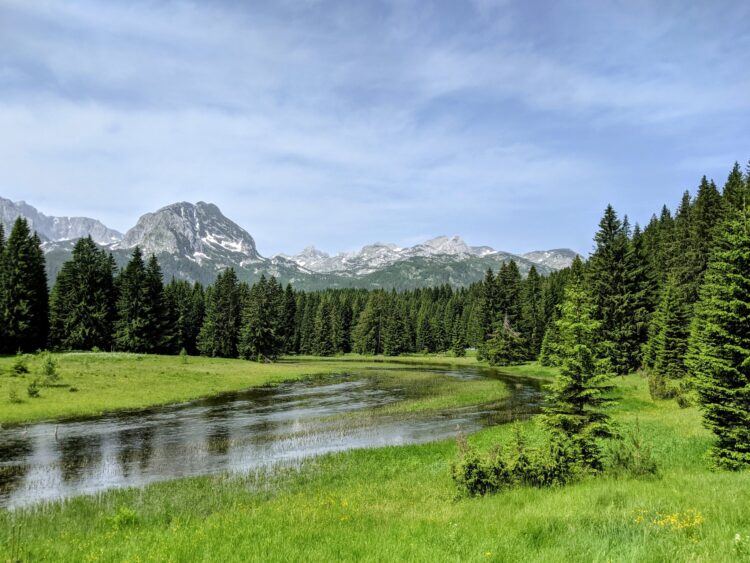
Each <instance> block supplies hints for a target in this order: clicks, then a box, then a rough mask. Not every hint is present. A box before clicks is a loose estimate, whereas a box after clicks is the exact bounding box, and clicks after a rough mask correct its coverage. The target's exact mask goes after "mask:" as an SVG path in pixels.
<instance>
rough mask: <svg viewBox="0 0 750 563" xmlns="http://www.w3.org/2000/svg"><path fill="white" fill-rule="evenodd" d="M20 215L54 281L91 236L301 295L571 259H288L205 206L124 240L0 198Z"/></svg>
mask: <svg viewBox="0 0 750 563" xmlns="http://www.w3.org/2000/svg"><path fill="white" fill-rule="evenodd" d="M18 216H23V217H26V218H27V219H28V221H29V223H30V225H31V227H32V229H34V230H36V231H37V233H38V234H39V237H40V238H41V239H42V242H43V245H42V247H43V249H44V251H45V255H46V258H47V270H48V275H49V277H50V280H51V281H52V280H54V278H55V277H56V276H57V272H58V271H59V269H60V267H61V266H62V264H63V262H65V260H67V259H69V258H70V253H71V251H72V248H73V245H74V244H75V241H76V240H77V239H79V238H81V237H84V236H88V235H90V236H91V237H92V238H93V240H94V241H95V242H96V243H97V244H99V245H100V246H101V247H103V248H105V249H106V250H108V251H109V252H111V253H112V255H113V256H114V257H115V260H116V261H117V263H118V265H124V264H125V263H126V262H127V260H128V258H129V256H130V254H131V253H132V250H133V248H135V246H139V247H140V248H141V249H142V250H143V252H144V254H146V255H150V254H154V255H156V257H157V258H158V259H159V263H160V264H161V266H162V269H163V271H164V275H165V278H166V279H170V278H171V277H175V278H178V279H187V280H190V281H200V282H202V283H211V282H212V281H213V280H214V279H215V277H216V275H217V273H218V272H220V271H222V270H223V269H225V268H228V267H233V268H234V269H235V270H236V271H237V273H238V276H239V277H240V278H241V279H244V280H247V281H254V280H256V279H258V278H259V277H260V276H261V275H263V274H265V275H267V276H268V275H274V276H276V277H277V278H278V279H279V280H280V281H281V282H282V283H287V282H290V283H292V285H294V286H295V287H297V288H300V289H321V288H325V287H363V288H396V289H411V288H416V287H426V286H434V285H438V284H443V283H449V284H451V285H456V286H463V285H468V284H470V283H472V282H474V281H477V280H479V279H481V278H482V276H483V275H484V273H485V272H486V270H487V269H488V268H493V269H495V270H497V269H498V268H499V267H500V265H502V263H504V262H507V261H509V260H514V261H515V262H516V263H517V264H518V267H519V269H520V270H521V273H522V274H526V273H527V272H528V271H529V269H530V268H531V267H532V266H535V267H536V269H537V270H538V271H539V272H540V273H542V274H548V273H550V272H552V271H554V270H558V269H561V268H564V267H566V266H568V265H570V263H571V262H572V261H573V258H575V256H576V253H575V252H574V251H572V250H570V249H565V248H562V249H554V250H544V251H536V252H529V253H527V254H523V255H516V254H512V253H509V252H504V251H498V250H494V249H493V248H490V247H489V246H469V245H467V244H466V243H465V242H464V241H463V240H462V239H461V238H460V237H458V236H453V237H446V236H440V237H436V238H433V239H430V240H427V241H425V242H423V243H420V244H417V245H415V246H411V247H405V248H402V247H399V246H397V245H394V244H386V243H375V244H370V245H367V246H364V247H363V248H362V249H361V250H359V251H357V252H348V253H339V254H336V255H333V256H331V255H330V254H327V253H325V252H323V251H321V250H318V249H316V248H315V247H314V246H309V247H307V248H305V249H304V250H303V251H302V252H300V253H299V254H295V255H285V254H278V255H276V256H273V257H270V258H266V257H264V256H262V255H261V254H260V253H259V252H258V250H257V248H256V245H255V241H254V240H253V237H252V236H251V235H250V234H249V233H248V232H247V231H246V230H245V229H243V228H242V227H240V226H239V225H237V224H236V223H234V222H233V221H231V220H230V219H228V218H227V217H225V216H224V214H223V213H222V212H221V211H220V210H219V208H218V207H217V206H216V205H214V204H212V203H205V202H202V201H199V202H198V203H196V204H192V203H187V202H179V203H173V204H171V205H167V206H165V207H162V208H161V209H159V210H157V211H154V212H153V213H146V214H145V215H143V216H142V217H141V218H140V219H138V222H137V223H136V225H135V226H134V227H133V228H131V229H130V230H128V231H127V232H126V233H125V234H124V235H123V234H122V233H119V232H118V231H116V230H114V229H110V228H108V227H106V226H105V225H104V224H103V223H102V222H101V221H98V220H96V219H91V218H87V217H52V216H47V215H44V214H43V213H40V212H39V211H37V209H35V208H34V207H32V206H31V205H29V204H27V203H26V202H23V201H21V202H13V201H10V200H8V199H3V198H0V222H1V223H2V224H3V227H4V228H5V232H6V233H9V232H10V229H11V228H12V224H13V221H15V219H16V217H18Z"/></svg>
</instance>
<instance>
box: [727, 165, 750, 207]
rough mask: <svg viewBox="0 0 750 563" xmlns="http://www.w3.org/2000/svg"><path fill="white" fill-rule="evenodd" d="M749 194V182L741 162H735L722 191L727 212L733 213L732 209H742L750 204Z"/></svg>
mask: <svg viewBox="0 0 750 563" xmlns="http://www.w3.org/2000/svg"><path fill="white" fill-rule="evenodd" d="M749 195H750V191H748V184H747V183H746V182H745V178H744V177H743V175H742V169H741V168H740V163H739V162H735V163H734V166H733V167H732V171H731V172H730V173H729V176H728V177H727V181H726V183H725V184H724V190H723V192H722V197H723V202H724V207H725V209H726V210H727V213H728V214H731V212H732V211H737V210H742V209H744V208H745V206H746V205H750V197H748V196H749Z"/></svg>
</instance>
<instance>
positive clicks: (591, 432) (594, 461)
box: [544, 258, 612, 470]
mask: <svg viewBox="0 0 750 563" xmlns="http://www.w3.org/2000/svg"><path fill="white" fill-rule="evenodd" d="M576 261H578V262H580V259H579V258H576ZM574 268H578V269H580V265H574ZM593 313H594V304H593V300H592V298H591V296H589V295H588V293H587V292H586V289H585V287H584V282H583V279H582V277H580V276H576V277H574V278H573V279H571V280H570V282H569V284H568V287H567V288H566V290H565V300H564V302H563V305H562V309H561V316H560V319H559V320H558V321H557V329H558V331H559V334H560V346H559V354H560V359H561V367H560V374H559V375H558V377H557V378H556V379H555V382H554V383H553V384H552V386H551V388H550V394H549V397H548V403H547V405H546V406H545V408H544V422H545V424H546V425H547V427H548V428H550V429H551V430H552V431H553V432H555V433H559V434H561V435H563V436H564V437H565V438H567V439H569V440H570V441H571V442H572V443H573V445H574V447H575V450H576V451H577V453H578V455H579V457H580V462H581V463H582V464H583V465H584V466H586V467H589V468H591V469H594V470H601V469H602V452H601V448H600V446H599V444H598V443H597V440H598V439H600V438H608V437H610V436H611V435H612V429H611V424H610V420H609V416H608V415H607V414H606V412H605V411H604V407H605V406H606V405H607V404H608V403H609V402H611V399H610V398H609V394H610V393H611V391H612V386H611V385H610V384H609V383H608V378H609V375H608V374H607V373H606V370H605V369H604V368H603V366H604V365H605V364H604V363H602V362H601V361H599V359H598V353H597V344H596V339H597V336H598V334H599V333H600V326H599V321H596V320H595V319H594V317H593Z"/></svg>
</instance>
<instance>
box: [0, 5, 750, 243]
mask: <svg viewBox="0 0 750 563" xmlns="http://www.w3.org/2000/svg"><path fill="white" fill-rule="evenodd" d="M749 24H750V3H748V2H746V1H744V0H743V1H737V2H722V1H717V0H712V1H705V2H700V1H695V2H683V1H680V2H669V1H659V2H640V1H638V0H627V1H624V0H623V1H617V2H607V1H601V0H599V1H592V2H581V1H575V2H567V1H554V2H539V1H531V0H525V1H524V0H520V1H511V0H507V1H506V0H468V1H465V2H464V1H461V0H453V1H443V2H433V1H430V0H414V1H411V0H402V1H372V0H357V1H356V2H353V1H342V2H328V1H322V0H321V1H317V0H296V1H292V0H273V1H269V2H250V1H247V2H245V1H236V2H235V1H221V0H214V1H205V0H204V1H200V2H198V1H195V2H186V1H162V2H159V1H156V0H149V1H140V0H127V1H114V0H107V1H104V0H102V1H94V0H82V1H76V0H71V1H66V2H59V1H49V2H48V1H45V0H34V1H29V0H0V196H2V197H6V198H9V199H13V200H20V199H23V200H26V201H27V202H29V203H30V204H32V205H34V206H35V207H37V208H38V209H39V210H40V211H42V212H44V213H46V214H48V215H83V216H90V217H95V218H97V219H100V220H102V221H103V222H104V223H105V224H107V225H108V226H110V227H112V228H115V229H118V230H120V231H125V230H127V229H128V228H130V227H131V226H133V225H134V224H135V222H136V220H137V218H138V217H139V216H140V215H142V214H143V213H146V212H149V211H153V210H155V209H157V208H159V207H161V206H164V205H167V204H169V203H173V202H175V201H192V202H196V201H200V200H202V201H209V202H213V203H215V204H217V205H218V206H219V207H220V208H221V210H222V211H223V212H224V214H225V215H227V216H228V217H229V218H230V219H232V220H234V221H235V222H237V223H238V224H239V225H241V226H242V227H244V228H245V229H246V230H247V231H248V232H250V233H251V234H252V235H253V237H254V238H255V240H256V242H257V245H258V249H259V251H260V252H261V253H262V254H264V255H266V256H270V255H273V254H275V253H278V252H287V253H292V252H296V251H298V250H300V249H302V248H303V247H305V246H308V245H310V244H315V245H316V246H317V247H318V248H322V249H324V250H327V251H329V252H335V251H340V250H352V249H356V248H358V247H360V246H362V245H364V244H368V243H372V242H375V241H382V242H393V243H396V244H399V245H408V244H415V243H416V242H420V241H422V240H425V239H427V238H430V237H433V236H438V235H443V234H445V235H453V234H459V235H461V236H462V237H463V238H464V239H465V240H466V241H467V242H468V243H470V244H475V245H489V246H492V247H494V248H496V249H500V250H506V251H511V252H525V251H530V250H535V249H547V248H557V247H570V248H573V249H575V250H578V251H579V252H583V253H587V252H588V251H590V249H591V246H592V243H591V240H592V236H593V234H594V231H595V229H596V225H597V223H598V221H599V218H600V217H601V214H602V211H603V209H604V207H605V206H606V205H607V204H608V203H611V204H612V205H614V207H615V209H616V210H617V211H618V212H619V213H620V214H628V215H629V217H630V218H631V222H635V221H638V222H641V223H644V222H647V221H648V219H649V217H650V215H651V214H652V213H653V212H655V211H658V210H659V209H660V208H661V206H662V204H664V203H667V204H669V205H670V206H672V207H674V206H676V204H677V203H678V201H679V198H680V195H681V194H682V192H683V191H684V190H686V189H690V190H693V189H695V187H696V186H697V185H698V182H699V181H700V178H701V176H702V175H703V174H706V175H707V176H709V177H710V178H715V179H716V181H717V183H718V184H719V185H722V184H723V182H724V180H725V179H726V176H727V174H728V172H729V169H730V168H731V166H732V164H733V163H734V162H735V161H739V162H741V163H743V167H744V166H745V164H746V163H747V162H748V158H750V72H748V68H750V64H748V63H750V25H749Z"/></svg>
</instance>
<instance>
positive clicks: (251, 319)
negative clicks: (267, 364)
mask: <svg viewBox="0 0 750 563" xmlns="http://www.w3.org/2000/svg"><path fill="white" fill-rule="evenodd" d="M282 311H283V290H282V289H281V286H280V285H279V284H278V283H277V282H276V279H275V278H274V277H271V278H269V279H268V280H267V279H266V278H265V276H261V278H260V281H258V282H257V283H255V284H254V285H253V286H252V288H251V289H250V294H249V296H248V299H247V301H246V302H245V305H244V307H243V309H242V329H241V334H240V343H239V352H240V355H241V356H242V357H243V358H245V359H248V360H259V361H260V360H264V361H269V360H275V359H276V358H277V357H278V355H279V354H280V353H281V351H282V348H283V345H284V342H283V340H282V339H281V338H280V336H279V320H280V318H281V312H282Z"/></svg>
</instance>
